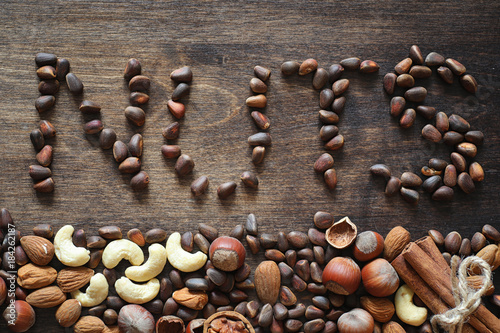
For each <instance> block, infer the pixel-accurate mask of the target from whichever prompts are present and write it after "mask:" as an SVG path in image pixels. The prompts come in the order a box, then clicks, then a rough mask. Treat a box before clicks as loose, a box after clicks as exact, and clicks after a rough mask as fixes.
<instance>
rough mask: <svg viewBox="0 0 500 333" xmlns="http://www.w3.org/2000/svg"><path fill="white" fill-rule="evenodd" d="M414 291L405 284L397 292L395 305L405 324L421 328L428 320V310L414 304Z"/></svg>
mask: <svg viewBox="0 0 500 333" xmlns="http://www.w3.org/2000/svg"><path fill="white" fill-rule="evenodd" d="M413 294H414V292H413V290H411V288H410V287H409V286H408V285H406V284H404V285H402V286H401V287H400V288H399V289H398V291H397V292H396V296H395V297H394V305H395V306H396V314H397V315H398V317H399V319H401V321H402V322H403V323H406V324H408V325H412V326H420V325H422V324H423V323H424V321H425V320H426V319H427V309H426V308H422V307H419V306H416V305H415V304H413Z"/></svg>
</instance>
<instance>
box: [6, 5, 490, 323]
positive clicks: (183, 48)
mask: <svg viewBox="0 0 500 333" xmlns="http://www.w3.org/2000/svg"><path fill="white" fill-rule="evenodd" d="M499 14H500V3H498V2H491V1H490V2H484V1H472V0H471V1H460V2H459V1H455V2H444V1H443V2H435V1H433V2H431V1H421V2H410V3H408V2H406V3H400V2H398V1H384V2H380V1H361V2H348V1H345V2H337V1H329V2H324V1H304V0H297V1H293V2H290V1H261V2H258V1H248V2H247V1H231V2H227V1H170V2H166V1H131V2H121V1H112V0H111V1H61V0H53V1H45V0H42V1H36V2H35V1H33V2H31V1H29V2H28V1H20V0H15V1H3V2H2V9H1V11H0V22H1V23H0V27H1V29H0V40H1V42H0V62H1V68H2V71H3V73H2V75H1V76H0V89H1V96H2V97H1V100H2V103H1V104H0V152H1V155H2V156H1V158H0V170H1V172H0V184H1V188H0V206H1V207H6V208H8V209H9V210H10V212H11V213H12V215H13V217H14V219H15V221H16V222H17V225H18V227H19V229H20V230H21V231H22V232H25V233H27V232H30V230H31V228H32V227H33V226H34V225H35V224H37V223H42V222H44V223H45V222H48V223H52V224H53V225H54V226H56V227H60V226H62V225H64V224H68V223H71V224H73V225H75V228H85V229H86V230H87V234H94V233H95V232H96V230H97V229H98V228H99V227H100V226H103V225H109V224H118V225H120V226H121V227H122V229H123V230H125V231H126V230H128V229H130V228H133V227H140V228H141V229H142V230H144V231H145V230H147V229H149V228H152V227H162V228H165V229H167V230H168V231H169V232H173V231H180V232H184V231H188V230H195V229H197V225H198V223H200V222H205V223H208V224H210V225H214V226H216V227H218V228H219V230H220V231H221V233H228V232H229V230H231V229H232V228H233V227H234V226H235V225H236V224H240V223H243V222H244V221H245V219H246V216H247V214H248V213H254V214H256V216H257V218H258V221H259V227H260V230H262V231H265V232H275V231H277V230H284V231H291V230H292V229H296V230H302V231H306V230H307V229H308V228H309V227H310V226H312V216H313V214H314V213H315V212H316V211H318V210H326V211H330V212H332V213H333V214H334V215H335V217H336V219H339V218H341V217H343V216H346V215H348V216H349V217H350V218H351V220H352V221H353V222H354V223H356V224H357V225H358V229H359V230H360V231H364V230H376V231H378V232H380V233H381V234H383V235H385V234H386V233H387V232H388V230H389V229H390V228H392V227H394V226H396V225H403V226H405V227H406V228H408V230H410V232H411V233H412V238H413V239H417V238H419V237H421V236H423V235H424V234H426V231H427V230H428V229H431V228H432V229H438V230H440V231H441V232H442V233H443V234H446V233H448V232H449V231H452V230H457V231H458V232H460V233H461V234H462V236H463V237H469V238H470V237H472V235H473V234H474V232H476V231H480V229H481V227H482V225H483V224H485V223H489V224H492V225H494V226H496V227H499V226H500V225H499V223H498V221H499V219H500V209H499V208H498V207H499V206H498V191H499V188H500V179H499V171H498V165H499V163H500V149H499V145H500V139H499V134H500V131H499V126H498V124H499V122H500V114H499V113H498V107H497V106H498V105H499V104H500V97H499V88H500V75H499V74H498V68H499V66H500V62H499V51H500V29H499V28H500V25H499V19H498V17H499ZM413 44H418V45H419V46H420V48H421V50H422V52H423V53H424V55H425V54H427V53H429V52H431V51H436V52H439V53H441V54H443V55H444V56H445V57H452V58H455V59H457V60H458V61H460V62H462V63H463V64H465V66H466V67H467V70H468V73H470V74H472V75H474V76H475V77H476V79H477V80H478V82H479V85H480V87H479V91H478V92H477V94H476V95H475V96H472V95H469V94H468V93H466V92H465V91H464V90H463V89H462V88H461V87H460V85H459V84H458V82H455V83H454V84H453V85H451V86H446V85H445V84H444V83H442V82H441V81H440V80H439V78H437V76H436V75H434V76H433V77H432V78H431V79H428V80H422V84H423V85H424V86H426V87H427V88H428V90H429V95H428V97H427V100H426V104H427V105H432V106H435V107H436V108H437V109H438V111H444V112H446V113H447V114H448V115H449V114H452V113H457V114H459V115H462V116H463V117H465V118H466V119H467V120H469V122H470V123H471V125H472V127H473V128H474V129H480V130H482V131H484V134H485V137H486V140H485V144H484V145H483V146H481V147H480V149H479V153H478V155H477V157H476V161H478V162H479V163H481V164H482V165H483V167H484V170H485V172H486V177H485V178H486V180H485V181H484V183H483V184H479V185H478V186H477V189H476V192H475V193H473V194H471V195H465V194H463V193H462V192H461V191H460V190H457V191H456V195H455V200H454V201H453V202H451V203H447V204H443V203H436V202H433V201H431V199H430V197H429V195H427V194H425V193H423V192H421V200H420V203H419V205H418V206H416V207H413V206H410V205H408V204H407V203H406V202H404V201H403V200H402V198H401V197H399V196H396V197H394V198H386V197H385V196H384V193H383V191H384V184H383V182H382V181H380V180H377V179H373V178H372V177H371V175H370V173H369V171H368V170H369V168H370V166H371V165H373V164H375V163H385V164H387V165H389V166H390V167H391V169H392V171H393V173H394V174H396V175H400V174H401V173H402V172H404V171H413V172H418V171H419V170H420V168H421V167H422V166H423V165H425V164H426V163H427V161H428V160H429V158H431V157H438V158H445V159H447V160H449V154H450V152H451V150H450V149H449V148H448V147H444V146H443V145H435V144H432V143H430V142H427V141H425V140H424V139H423V138H422V137H421V135H420V131H421V128H422V127H423V126H424V125H425V124H426V123H427V121H425V120H424V119H423V118H421V117H418V118H417V121H416V122H415V125H414V126H413V127H412V128H410V129H408V130H402V129H401V128H400V127H399V125H398V123H397V121H396V120H395V119H392V118H391V116H390V114H389V109H388V105H389V100H390V97H389V96H387V95H386V94H385V93H384V92H383V89H382V77H383V75H384V74H385V73H387V72H388V71H392V68H393V67H394V65H395V64H396V63H397V62H398V61H400V60H402V59H403V58H405V57H406V56H407V54H408V50H409V47H410V46H411V45H413ZM37 52H50V53H55V54H57V55H58V56H60V57H64V58H67V59H68V60H69V61H70V63H71V68H72V72H74V73H75V74H77V75H78V76H79V77H80V78H81V79H82V81H83V83H84V85H85V93H84V98H85V99H90V100H92V101H95V102H98V103H99V104H101V106H102V107H103V109H102V112H101V115H102V116H101V119H102V121H103V122H104V124H105V126H106V127H110V128H113V129H114V130H116V132H117V133H118V138H119V139H120V140H123V141H128V139H129V138H130V137H131V136H132V135H133V134H134V133H136V132H140V133H142V134H143V136H144V146H145V148H144V149H145V150H144V157H143V170H145V171H147V172H148V173H149V175H150V177H151V183H150V186H149V188H148V190H147V191H145V192H142V193H135V192H133V191H132V190H131V188H130V186H129V185H128V182H129V180H130V177H129V176H122V175H121V174H119V172H118V170H117V165H116V163H115V162H114V160H113V159H112V154H111V152H110V151H102V150H101V149H100V148H99V147H98V142H97V140H96V139H95V137H93V136H86V135H85V134H84V133H83V130H82V126H83V123H84V117H82V115H81V114H80V112H79V111H78V105H79V102H80V101H81V99H79V98H74V97H73V96H72V95H71V94H70V93H69V91H68V89H67V87H66V86H65V85H64V84H63V85H62V88H61V90H60V92H59V93H58V94H57V102H56V106H55V107H54V108H53V109H52V110H50V111H48V112H46V113H43V114H41V115H39V114H38V112H37V111H36V109H35V108H34V101H35V99H36V98H37V97H38V91H37V84H38V79H37V78H36V75H35V69H36V68H35V64H34V56H35V54H36V53H37ZM350 56H358V57H360V58H362V59H372V60H375V61H377V62H378V63H379V64H380V66H381V69H380V72H379V73H378V74H372V75H361V74H359V73H346V74H345V77H347V78H349V79H350V80H351V86H350V88H349V90H348V92H347V93H346V97H347V105H346V109H345V111H344V113H343V114H342V116H341V120H340V123H339V125H338V126H339V128H340V132H341V134H343V135H344V137H345V141H346V143H345V146H344V148H343V149H342V151H340V152H335V153H333V156H334V159H335V168H336V170H337V173H338V178H339V184H338V187H337V189H336V190H335V191H328V190H327V189H326V187H325V185H324V182H323V179H322V177H320V176H318V175H317V174H315V172H314V170H313V168H312V165H313V163H314V161H315V160H316V158H317V157H318V156H319V155H320V154H321V153H322V152H323V148H322V144H321V141H320V139H319V137H318V133H319V128H320V125H319V121H318V117H317V111H318V110H319V108H318V92H317V91H314V90H313V88H312V86H311V81H312V78H311V76H310V75H309V76H306V77H297V76H294V77H288V78H284V77H282V76H281V75H280V71H279V68H280V65H281V63H282V62H283V61H286V60H298V61H301V60H304V59H306V58H310V57H312V58H315V59H317V60H318V62H319V64H320V66H321V67H324V68H327V67H328V66H330V65H331V64H333V63H337V62H339V61H340V60H341V59H343V58H346V57H350ZM131 57H135V58H137V59H139V60H140V61H141V63H142V66H143V72H144V74H145V75H147V76H149V77H150V78H151V80H152V88H151V93H150V95H151V100H150V102H149V104H148V106H147V107H146V108H145V110H146V113H147V119H146V124H145V125H144V126H143V128H135V127H133V126H131V125H130V124H129V123H128V122H127V121H126V119H125V117H124V116H123V110H124V109H125V107H126V106H127V105H128V89H127V87H126V84H125V82H124V80H123V77H122V71H123V68H124V67H125V64H126V62H127V60H128V59H129V58H131ZM183 65H188V66H191V67H192V69H193V73H194V81H193V83H192V85H191V93H190V97H189V100H188V102H187V112H186V117H185V119H183V120H182V121H181V130H180V138H179V139H178V144H179V145H180V146H181V148H182V151H183V152H184V153H187V154H188V155H190V156H191V157H192V158H193V159H194V161H195V164H196V166H195V171H194V173H193V174H192V175H190V176H189V177H186V178H185V179H179V178H178V177H177V176H176V175H175V172H174V169H173V164H174V163H173V162H171V161H166V160H164V158H163V157H162V156H161V153H160V147H161V145H162V144H164V139H163V137H162V135H161V132H162V129H163V128H164V127H165V126H166V125H167V124H169V123H170V122H172V121H173V118H172V117H171V115H170V114H169V112H168V110H167V107H166V103H167V100H168V98H169V96H170V94H171V93H172V91H173V88H174V85H173V84H172V82H171V80H170V79H169V74H170V72H171V71H172V70H174V69H176V68H179V67H181V66H183ZM255 65H262V66H265V67H268V68H270V69H271V70H272V75H271V80H270V85H269V91H268V93H267V96H268V100H269V103H268V107H267V109H266V111H265V112H266V114H267V115H268V116H269V118H270V119H271V129H270V131H269V132H270V133H271V135H272V137H273V145H272V148H271V149H269V151H268V153H267V154H266V158H265V162H264V163H263V164H262V165H260V166H258V167H257V168H255V167H254V166H253V165H252V163H251V161H250V155H251V149H250V148H249V147H248V145H247V143H246V139H247V137H248V136H249V135H251V134H253V133H255V132H257V129H256V127H255V125H254V124H253V121H252V119H251V117H250V115H249V110H248V108H247V107H246V106H245V103H244V102H245V99H246V98H247V97H248V96H249V95H250V93H251V92H250V90H249V87H248V84H249V81H250V79H251V78H252V77H253V70H252V69H253V67H254V66H255ZM41 119H46V120H49V121H51V122H52V123H53V124H54V125H55V127H56V129H57V131H58V132H57V137H56V138H55V139H54V140H53V141H52V144H53V146H54V153H55V156H54V162H53V164H52V170H53V174H54V181H55V183H56V190H55V192H54V193H53V194H51V195H39V194H36V193H35V192H34V191H33V189H32V181H31V179H30V178H29V176H28V172H27V170H28V166H29V165H30V164H34V163H35V162H36V160H35V152H34V150H33V147H32V145H31V143H30V140H29V133H30V131H31V130H32V129H34V128H36V126H37V124H38V122H39V121H40V120H41ZM246 170H255V171H256V172H257V173H258V175H259V178H260V186H259V189H258V190H250V189H246V188H244V187H243V186H241V184H240V182H239V175H240V174H241V173H242V172H243V171H246ZM201 175H206V176H208V178H209V179H210V185H209V188H208V192H207V193H206V194H205V195H203V196H201V197H200V198H196V199H195V198H193V197H192V195H191V192H190V190H189V185H190V183H191V182H192V180H194V179H195V178H197V177H198V176H201ZM231 180H233V181H236V182H237V183H238V188H237V189H236V193H235V195H233V196H232V197H231V198H230V199H228V200H225V201H220V200H219V199H218V198H217V195H216V188H217V186H218V185H219V184H221V183H223V182H226V181H231ZM261 258H262V256H256V257H254V258H253V259H252V260H251V262H253V263H255V262H257V261H258V260H260V259H261ZM497 280H498V279H497ZM495 284H496V285H497V288H498V286H499V282H498V281H496V283H495ZM53 312H54V311H50V310H44V311H37V315H38V316H39V318H42V320H39V321H37V324H36V325H35V327H34V328H33V329H32V330H31V331H32V332H42V331H47V328H49V330H50V331H51V332H63V331H64V330H63V329H61V328H59V327H58V326H57V324H56V323H55V320H54V319H53ZM44 319H46V320H44ZM4 328H5V326H4V323H3V321H2V322H0V330H1V331H3V330H4Z"/></svg>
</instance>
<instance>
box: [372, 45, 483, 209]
mask: <svg viewBox="0 0 500 333" xmlns="http://www.w3.org/2000/svg"><path fill="white" fill-rule="evenodd" d="M437 66H439V68H437V73H438V74H439V76H440V77H441V78H442V79H443V81H444V82H446V83H448V84H452V83H453V81H454V76H458V77H459V81H460V83H461V84H462V86H463V87H464V89H465V90H467V91H468V92H469V93H471V94H474V93H476V91H477V82H476V80H475V79H474V77H473V76H472V75H470V74H465V72H466V68H465V66H464V65H462V64H461V63H460V62H458V61H456V60H455V59H451V58H448V59H445V57H443V56H442V55H440V54H438V53H436V52H431V53H429V54H428V55H427V57H426V58H425V60H424V57H423V56H422V53H421V51H420V48H419V47H418V46H417V45H413V46H412V47H411V48H410V51H409V55H408V57H407V58H405V59H403V60H402V61H400V62H399V63H398V64H397V65H396V66H395V67H394V71H395V72H396V74H397V75H396V74H394V73H387V74H386V75H385V77H384V89H385V91H386V92H387V94H389V95H393V94H394V93H395V91H396V89H397V87H401V88H403V89H408V88H409V89H408V90H406V91H405V92H404V97H403V96H394V97H393V98H392V99H391V102H390V112H391V115H392V116H393V117H399V116H400V115H401V114H402V116H401V118H400V120H399V124H400V126H401V127H403V128H409V127H411V126H412V125H413V123H414V121H415V118H416V115H417V114H420V115H421V116H422V117H424V118H425V119H427V120H432V119H434V118H435V125H432V124H427V125H425V126H424V128H422V137H424V138H425V139H426V140H429V141H431V142H434V143H440V142H443V143H444V144H446V145H448V146H452V147H454V148H455V150H456V151H455V152H452V153H451V155H450V160H451V163H448V162H446V161H445V160H441V159H436V158H432V159H430V161H429V165H428V166H424V167H422V170H421V171H422V174H423V175H424V176H428V177H429V178H428V179H426V180H425V181H424V182H422V180H421V179H420V177H418V176H417V175H415V174H414V173H411V172H405V173H403V175H402V176H401V179H399V178H397V177H391V174H390V171H388V167H387V166H385V165H383V164H377V165H374V166H373V167H372V168H371V171H372V173H373V174H375V175H376V174H378V175H382V176H384V177H385V178H386V180H387V187H386V191H385V193H386V195H389V196H390V195H393V194H395V193H396V192H398V191H399V192H400V193H401V195H402V196H403V198H404V199H405V200H406V201H408V202H410V203H412V204H417V203H418V201H419V194H418V192H417V191H416V190H414V189H413V188H416V187H419V186H420V185H422V187H423V189H424V190H425V191H426V192H428V193H431V198H432V199H433V200H436V201H451V200H453V196H454V190H453V187H455V186H456V185H458V187H459V188H460V189H461V190H462V191H463V192H464V193H467V194H469V193H472V192H474V190H475V184H474V182H481V181H483V180H484V171H483V168H482V166H481V165H480V164H479V163H478V162H474V161H473V160H472V159H473V158H474V157H475V156H476V154H477V151H478V146H480V145H482V144H483V142H484V134H483V132H481V131H478V130H471V126H470V124H469V122H467V120H465V119H464V118H462V117H461V116H459V115H457V114H451V115H450V116H448V115H447V114H446V113H444V112H442V111H441V112H437V110H436V108H434V107H432V106H426V105H419V104H420V103H422V102H424V100H425V98H426V96H427V90H426V89H425V88H424V87H414V85H415V82H416V81H415V80H418V79H426V78H429V77H430V76H431V75H432V69H431V68H432V67H437ZM407 102H410V103H413V104H414V105H415V106H416V107H415V108H413V107H411V105H409V103H407ZM415 110H416V111H415ZM383 169H385V170H383ZM441 174H443V177H440V175H441ZM405 176H406V177H405ZM403 178H407V180H409V182H408V181H404V180H403ZM405 183H406V184H405Z"/></svg>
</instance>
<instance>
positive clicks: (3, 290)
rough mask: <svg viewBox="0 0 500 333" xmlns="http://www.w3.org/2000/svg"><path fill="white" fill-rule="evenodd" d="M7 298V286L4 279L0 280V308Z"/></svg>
mask: <svg viewBox="0 0 500 333" xmlns="http://www.w3.org/2000/svg"><path fill="white" fill-rule="evenodd" d="M6 298H7V285H6V284H5V281H4V279H2V278H0V306H2V304H3V302H5V299H6Z"/></svg>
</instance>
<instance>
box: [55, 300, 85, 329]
mask: <svg viewBox="0 0 500 333" xmlns="http://www.w3.org/2000/svg"><path fill="white" fill-rule="evenodd" d="M81 313H82V305H81V304H80V302H79V301H78V300H76V299H68V300H66V301H64V303H63V304H61V306H60V307H59V309H57V311H56V320H57V322H58V323H59V325H61V326H62V327H70V326H72V325H73V324H74V323H76V321H77V320H78V318H80V314H81Z"/></svg>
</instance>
